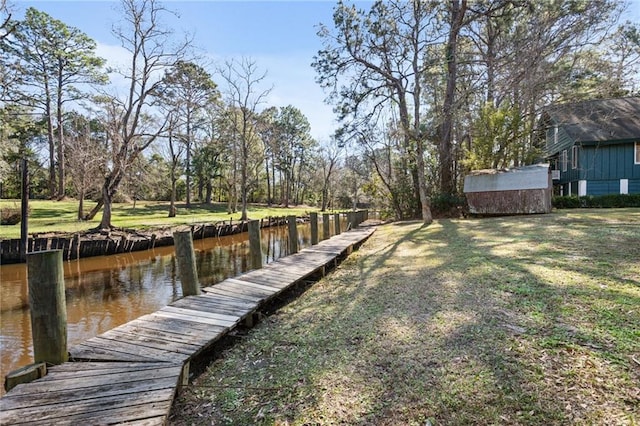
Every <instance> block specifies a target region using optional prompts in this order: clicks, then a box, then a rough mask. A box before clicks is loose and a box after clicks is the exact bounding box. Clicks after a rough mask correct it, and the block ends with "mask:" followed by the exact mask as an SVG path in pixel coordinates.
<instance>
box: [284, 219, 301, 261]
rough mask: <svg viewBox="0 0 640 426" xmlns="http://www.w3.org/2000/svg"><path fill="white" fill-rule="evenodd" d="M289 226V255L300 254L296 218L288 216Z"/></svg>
mask: <svg viewBox="0 0 640 426" xmlns="http://www.w3.org/2000/svg"><path fill="white" fill-rule="evenodd" d="M287 223H288V224H289V254H293V253H297V252H298V228H297V226H296V225H297V223H296V217H295V216H287Z"/></svg>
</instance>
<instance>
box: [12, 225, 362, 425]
mask: <svg viewBox="0 0 640 426" xmlns="http://www.w3.org/2000/svg"><path fill="white" fill-rule="evenodd" d="M371 233H373V229H362V228H357V229H355V230H352V231H348V232H344V233H342V234H340V235H338V236H334V237H333V238H331V239H329V240H324V241H321V242H320V243H319V244H317V245H315V246H312V247H310V248H305V249H303V250H301V251H299V252H298V253H296V254H293V255H290V256H287V257H284V258H280V259H278V260H276V261H274V262H272V263H270V264H267V265H265V266H264V267H263V268H262V269H258V270H253V271H250V272H247V273H245V274H242V275H239V276H237V277H233V278H229V279H226V280H224V281H222V282H221V283H218V284H214V285H211V286H207V287H205V288H204V289H203V292H202V294H200V295H198V296H188V297H184V298H182V299H180V300H177V301H175V302H172V303H170V304H169V305H168V306H165V307H164V308H161V309H160V310H158V311H156V312H153V313H151V314H148V315H143V316H141V317H140V318H137V319H135V320H133V321H130V322H129V323H127V324H123V325H121V326H118V327H116V328H114V329H112V330H110V331H107V332H106V333H103V334H101V335H100V336H96V337H94V338H91V339H88V340H87V341H85V342H82V343H81V344H78V345H75V346H73V347H72V348H71V349H70V350H69V352H70V354H71V361H84V362H67V363H64V364H62V365H59V366H52V367H50V368H49V374H48V375H47V376H45V377H44V378H42V379H39V380H36V381H34V382H31V383H28V384H22V385H18V386H16V387H15V388H14V389H12V390H11V391H9V392H8V393H7V395H5V396H4V397H3V398H0V424H16V425H17V424H29V425H50V424H56V425H78V424H92V425H94V424H96V425H100V424H116V423H126V424H129V425H138V426H150V425H164V424H166V421H167V418H168V415H169V412H170V409H171V404H172V402H173V399H174V397H175V392H176V389H177V386H178V385H179V383H180V380H181V378H182V374H184V368H183V367H184V366H185V365H186V363H187V362H188V361H189V360H190V359H191V357H193V356H194V355H196V354H198V353H200V352H201V351H202V350H204V349H205V348H207V347H210V346H211V345H212V344H213V343H214V342H216V341H217V340H218V339H220V338H221V337H222V336H225V335H226V333H227V332H228V331H230V330H231V329H233V328H234V327H235V326H236V325H237V324H238V323H239V322H240V321H242V320H243V319H244V318H246V317H247V316H248V315H250V314H251V313H252V312H255V311H256V310H257V309H258V308H259V307H260V306H262V304H263V303H266V302H267V301H268V300H270V299H272V298H274V297H276V296H277V295H278V294H280V293H281V292H283V291H284V290H286V289H288V288H290V287H291V286H293V285H294V284H295V283H297V282H300V281H303V280H305V279H307V278H308V277H309V276H312V275H313V274H316V273H317V272H319V271H322V272H323V273H324V268H325V267H326V266H327V265H330V264H331V265H333V264H336V263H337V261H338V260H340V259H341V256H343V255H344V254H345V253H347V254H348V253H350V252H351V250H352V249H353V248H354V247H357V246H359V245H360V244H361V243H362V242H363V241H364V240H366V238H367V237H368V236H369V235H371Z"/></svg>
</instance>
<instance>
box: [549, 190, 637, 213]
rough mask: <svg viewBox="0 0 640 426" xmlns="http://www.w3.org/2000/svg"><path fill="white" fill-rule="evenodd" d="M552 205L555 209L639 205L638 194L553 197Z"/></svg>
mask: <svg viewBox="0 0 640 426" xmlns="http://www.w3.org/2000/svg"><path fill="white" fill-rule="evenodd" d="M552 205H553V207H555V208H557V209H577V208H603V209H608V208H620V207H640V194H607V195H585V196H583V197H578V196H576V195H570V196H564V197H553V200H552Z"/></svg>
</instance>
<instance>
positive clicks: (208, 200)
mask: <svg viewBox="0 0 640 426" xmlns="http://www.w3.org/2000/svg"><path fill="white" fill-rule="evenodd" d="M205 189H206V190H207V192H206V194H207V195H206V200H205V202H206V203H207V204H211V200H212V197H213V184H212V183H211V179H207V183H206V185H205Z"/></svg>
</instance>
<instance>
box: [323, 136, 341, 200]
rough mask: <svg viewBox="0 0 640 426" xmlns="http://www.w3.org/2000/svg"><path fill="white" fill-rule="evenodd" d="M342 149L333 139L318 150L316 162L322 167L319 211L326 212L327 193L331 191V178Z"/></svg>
mask: <svg viewBox="0 0 640 426" xmlns="http://www.w3.org/2000/svg"><path fill="white" fill-rule="evenodd" d="M342 150H343V148H342V147H341V146H340V144H338V142H337V140H336V139H335V138H332V140H331V142H330V143H329V144H327V145H325V146H322V147H321V148H320V153H319V156H318V160H319V161H320V166H321V167H322V207H321V209H320V211H326V210H327V205H328V201H329V191H330V190H331V188H330V186H331V177H332V176H333V173H334V171H335V169H336V167H337V166H338V158H339V156H340V154H341V153H342Z"/></svg>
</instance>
